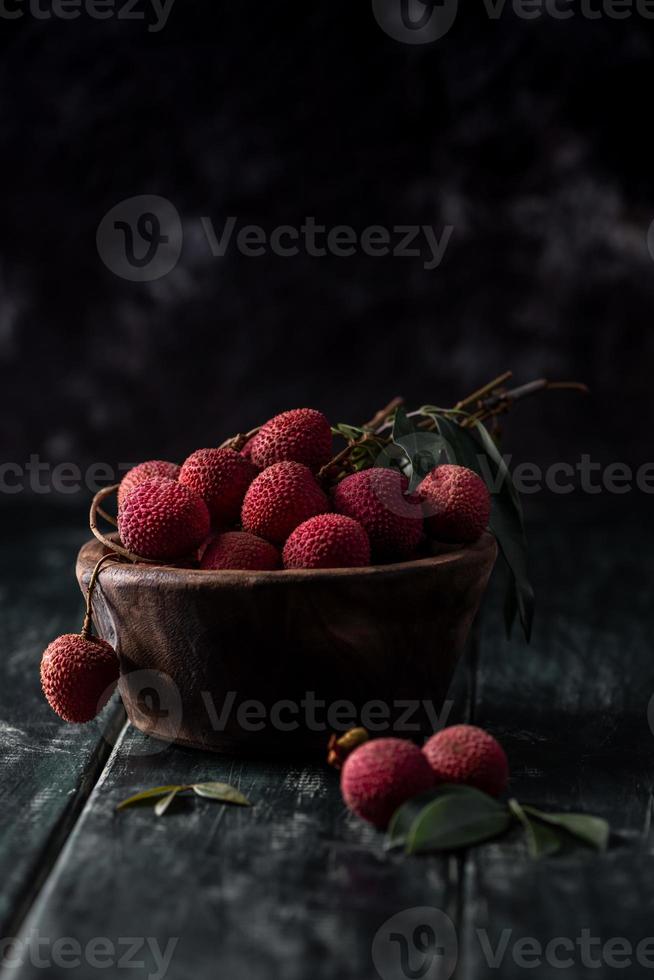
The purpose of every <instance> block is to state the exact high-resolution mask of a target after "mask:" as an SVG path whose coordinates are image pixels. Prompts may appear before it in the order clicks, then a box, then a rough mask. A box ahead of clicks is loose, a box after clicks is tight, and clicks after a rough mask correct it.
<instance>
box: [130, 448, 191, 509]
mask: <svg viewBox="0 0 654 980" xmlns="http://www.w3.org/2000/svg"><path fill="white" fill-rule="evenodd" d="M179 471H180V467H179V466H178V465H177V463H168V462H167V461H166V460H165V459H149V460H147V461H146V462H145V463H139V464H138V466H133V467H132V468H131V470H128V471H127V473H126V474H125V476H124V477H123V478H122V480H121V481H120V486H119V487H118V507H122V505H123V502H124V501H125V498H126V497H127V494H128V493H131V491H132V490H133V489H134V487H137V486H138V485H139V483H145V481H146V480H153V479H156V478H157V477H158V478H159V479H161V480H176V479H177V478H178V476H179Z"/></svg>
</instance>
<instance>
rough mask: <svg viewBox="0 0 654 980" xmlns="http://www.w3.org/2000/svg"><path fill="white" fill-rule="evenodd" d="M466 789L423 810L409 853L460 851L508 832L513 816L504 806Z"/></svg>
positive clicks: (412, 831)
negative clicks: (462, 848) (459, 849)
mask: <svg viewBox="0 0 654 980" xmlns="http://www.w3.org/2000/svg"><path fill="white" fill-rule="evenodd" d="M462 789H464V788H463V787H461V789H458V788H457V790H456V791H449V792H443V794H442V795H441V796H440V797H439V798H437V799H435V800H433V801H432V802H431V803H428V804H427V805H426V806H425V807H424V808H423V809H422V810H421V812H420V813H419V814H418V815H417V817H416V818H415V819H414V821H413V823H412V825H411V828H410V830H409V833H408V836H407V842H406V853H407V854H423V853H427V852H430V851H451V850H457V849H458V848H461V847H469V846H470V845H472V844H479V843H481V842H482V841H486V840H490V839H491V838H493V837H497V836H499V835H500V834H502V833H504V832H505V831H506V830H508V828H509V826H510V824H511V815H510V813H509V810H508V808H507V807H506V806H505V805H504V804H502V803H499V802H498V801H497V800H495V799H493V797H491V796H487V794H486V793H482V792H480V791H479V790H472V788H471V787H465V789H467V790H468V792H462V791H461V790H462Z"/></svg>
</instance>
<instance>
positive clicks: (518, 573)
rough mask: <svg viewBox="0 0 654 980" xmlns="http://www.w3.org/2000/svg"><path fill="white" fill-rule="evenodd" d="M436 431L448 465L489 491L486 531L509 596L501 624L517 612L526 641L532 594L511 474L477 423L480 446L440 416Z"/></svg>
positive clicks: (469, 434) (530, 615)
mask: <svg viewBox="0 0 654 980" xmlns="http://www.w3.org/2000/svg"><path fill="white" fill-rule="evenodd" d="M438 427H439V429H440V432H441V435H442V436H443V438H444V440H445V443H446V449H447V453H448V457H449V459H450V462H452V463H458V464H459V465H461V466H467V467H468V468H469V469H471V470H474V471H475V473H477V474H479V476H481V478H482V479H483V480H485V481H486V483H487V485H488V488H489V490H490V491H491V495H492V498H493V509H492V513H491V520H490V528H491V531H492V532H493V534H494V535H495V537H496V538H497V543H498V545H499V547H500V550H501V552H502V556H503V558H504V560H505V562H506V564H507V566H508V568H509V577H510V581H509V588H510V590H511V592H512V596H511V597H510V599H509V600H508V601H507V603H506V605H505V620H506V623H507V627H508V626H509V624H510V623H512V621H513V616H514V610H515V609H517V612H518V613H519V615H520V621H521V623H522V628H523V630H524V633H525V637H526V638H527V640H529V639H530V638H531V628H532V623H533V618H534V590H533V589H532V587H531V584H530V582H529V578H528V575H527V541H526V536H525V530H524V522H523V517H522V507H521V505H520V498H519V495H518V492H517V490H516V488H515V486H514V483H513V480H512V478H511V474H510V473H509V470H508V467H507V466H506V463H505V462H504V460H503V459H502V457H501V455H500V454H499V452H498V450H497V447H496V446H495V444H494V442H493V440H492V438H491V436H490V435H489V433H488V431H487V429H486V428H485V427H484V426H483V425H481V423H478V424H477V431H478V432H479V435H480V438H481V440H482V444H480V443H479V442H478V441H477V439H476V438H475V436H473V434H472V432H470V430H469V429H465V428H462V427H461V426H460V425H457V424H456V422H453V421H452V420H451V419H448V418H446V417H444V416H441V415H439V416H438ZM483 458H485V459H486V461H487V468H488V470H487V471H485V470H486V467H482V465H481V459H483ZM489 474H490V477H491V479H490V481H489Z"/></svg>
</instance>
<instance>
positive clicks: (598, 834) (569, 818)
mask: <svg viewBox="0 0 654 980" xmlns="http://www.w3.org/2000/svg"><path fill="white" fill-rule="evenodd" d="M524 810H525V811H526V813H528V814H529V815H530V816H532V817H535V818H536V819H537V820H541V821H543V822H544V823H546V824H551V825H552V826H555V827H558V828H561V829H562V830H565V831H567V833H568V834H572V836H573V837H576V838H577V840H580V841H582V842H583V843H584V844H588V845H589V846H590V847H594V848H596V849H597V850H598V851H605V850H606V849H607V847H608V844H609V836H610V833H611V829H610V827H609V824H608V823H607V821H606V820H604V819H602V817H592V816H589V815H588V814H585V813H546V812H545V811H544V810H537V809H536V807H533V806H527V805H526V804H525V806H524Z"/></svg>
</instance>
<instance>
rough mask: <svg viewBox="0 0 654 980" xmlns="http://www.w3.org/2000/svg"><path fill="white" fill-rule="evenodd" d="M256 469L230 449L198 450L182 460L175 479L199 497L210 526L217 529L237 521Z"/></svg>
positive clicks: (243, 457) (256, 471)
mask: <svg viewBox="0 0 654 980" xmlns="http://www.w3.org/2000/svg"><path fill="white" fill-rule="evenodd" d="M258 472H259V471H258V470H257V468H256V466H254V465H253V464H252V463H251V462H250V461H249V460H248V459H246V458H245V456H242V455H241V453H237V452H235V451H234V450H233V449H228V448H223V449H198V450H196V452H194V453H192V454H191V455H190V456H189V457H188V459H187V460H186V461H185V462H184V463H183V465H182V469H181V472H180V474H179V482H180V483H182V484H183V485H184V486H186V487H189V488H190V489H191V490H194V491H195V493H197V494H198V495H199V496H200V497H202V499H203V500H204V502H205V504H206V505H207V507H208V508H209V513H210V514H211V520H212V522H213V524H214V527H216V528H221V527H226V526H228V525H230V524H234V523H235V522H236V521H237V520H238V516H239V514H240V512H241V505H242V503H243V498H244V497H245V491H246V490H247V488H248V487H249V486H250V484H251V483H252V481H253V480H254V478H255V476H256V475H257V473H258Z"/></svg>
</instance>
